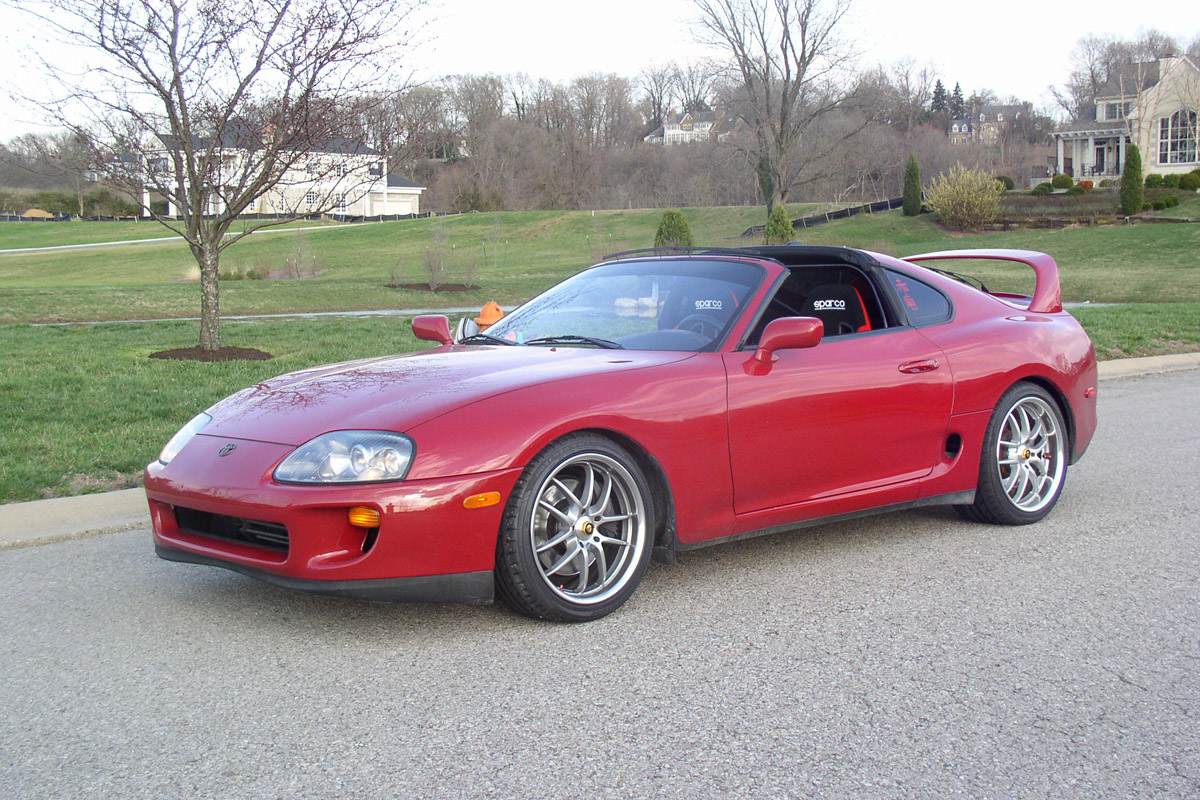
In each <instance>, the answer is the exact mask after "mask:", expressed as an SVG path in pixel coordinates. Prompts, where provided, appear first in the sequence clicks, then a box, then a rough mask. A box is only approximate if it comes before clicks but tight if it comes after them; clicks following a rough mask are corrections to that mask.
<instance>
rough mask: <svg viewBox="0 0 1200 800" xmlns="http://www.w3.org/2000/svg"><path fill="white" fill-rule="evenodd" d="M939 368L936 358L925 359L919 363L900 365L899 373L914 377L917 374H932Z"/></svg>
mask: <svg viewBox="0 0 1200 800" xmlns="http://www.w3.org/2000/svg"><path fill="white" fill-rule="evenodd" d="M939 366H941V364H940V363H938V360H937V359H936V358H926V359H922V360H921V361H906V362H905V363H903V364H901V365H900V371H901V372H903V373H906V374H908V375H916V374H917V373H918V372H933V371H934V370H935V369H937V368H938V367H939Z"/></svg>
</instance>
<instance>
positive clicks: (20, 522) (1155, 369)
mask: <svg viewBox="0 0 1200 800" xmlns="http://www.w3.org/2000/svg"><path fill="white" fill-rule="evenodd" d="M1185 369H1200V353H1177V354H1173V355H1167V356H1150V357H1148V358H1125V359H1118V360H1115V361H1101V362H1100V380H1102V381H1104V380H1114V379H1119V378H1129V377H1134V376H1137V375H1154V374H1158V373H1162V372H1176V371H1178V370H1185ZM149 526H150V511H149V508H148V506H147V505H146V495H145V494H144V493H143V492H142V490H141V489H124V490H122V491H119V492H104V493H102V494H84V495H78V496H75V497H56V498H54V499H52V500H33V501H30V502H27V503H8V504H6V505H0V551H3V550H12V549H15V548H18V547H31V546H33V545H39V544H49V543H51V542H63V541H68V540H70V539H81V538H83V537H85V536H94V535H97V534H101V533H115V532H117V531H125V530H131V529H134V528H148V527H149Z"/></svg>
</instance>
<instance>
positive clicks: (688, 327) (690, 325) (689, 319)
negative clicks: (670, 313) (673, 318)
mask: <svg viewBox="0 0 1200 800" xmlns="http://www.w3.org/2000/svg"><path fill="white" fill-rule="evenodd" d="M724 327H725V325H724V324H723V323H721V322H719V321H717V320H715V319H713V318H712V317H710V316H709V315H708V314H688V315H687V316H686V317H684V318H683V319H681V320H679V324H678V325H676V326H675V328H676V330H684V331H691V332H692V333H698V334H700V335H701V336H707V337H708V338H709V339H715V338H717V337H718V336H720V335H721V331H722V329H724Z"/></svg>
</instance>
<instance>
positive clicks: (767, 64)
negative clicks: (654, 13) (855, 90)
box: [695, 0, 854, 208]
mask: <svg viewBox="0 0 1200 800" xmlns="http://www.w3.org/2000/svg"><path fill="white" fill-rule="evenodd" d="M695 3H696V7H697V9H698V10H699V26H700V31H701V36H702V38H703V40H704V41H706V42H707V43H710V44H716V45H718V46H721V47H724V48H725V49H726V50H727V51H728V54H729V56H730V58H731V62H732V63H731V65H730V66H731V69H732V71H733V73H734V74H735V76H736V78H737V82H738V90H739V95H740V97H739V98H738V99H739V101H740V103H739V105H740V113H741V116H742V118H743V119H744V120H745V121H746V123H747V124H748V125H749V126H750V127H751V128H752V129H753V130H754V134H755V135H754V140H753V150H752V153H751V154H750V155H751V157H752V158H753V160H754V162H755V164H756V165H757V172H758V176H759V181H760V183H761V185H762V191H763V195H764V196H765V197H766V198H767V205H768V207H769V208H770V207H774V206H775V205H776V204H779V203H784V202H786V201H787V199H788V196H789V195H790V194H791V192H792V191H793V189H794V188H795V187H796V186H797V185H798V184H800V183H801V182H802V181H803V180H804V179H812V178H813V177H815V175H814V174H812V173H810V168H812V167H813V166H815V165H817V164H819V163H820V162H821V159H822V157H823V156H824V155H826V153H827V151H826V150H824V149H823V148H815V147H801V145H802V140H803V139H804V138H805V137H806V136H808V135H809V134H810V133H812V132H813V131H814V130H815V129H816V128H817V127H818V126H819V124H820V123H821V121H822V119H823V118H824V117H826V116H827V115H829V114H830V112H832V111H833V110H835V109H837V108H838V107H839V106H840V105H841V104H842V103H843V102H844V101H845V100H846V98H847V97H848V96H849V94H850V92H851V90H850V89H849V88H848V86H847V83H848V81H847V79H846V72H847V70H848V67H849V61H850V54H849V53H848V52H847V51H846V50H844V49H843V45H842V43H840V42H839V41H838V39H837V36H836V33H837V29H838V26H839V24H840V23H841V22H842V20H843V18H844V17H845V15H846V13H847V11H848V8H849V6H848V3H846V2H845V0H833V5H832V6H830V7H828V8H827V7H826V6H825V5H824V3H823V0H695ZM853 133H854V131H853V129H851V130H849V131H846V132H844V133H843V135H852V134H853ZM840 140H841V139H840V137H838V138H836V139H835V143H836V141H840Z"/></svg>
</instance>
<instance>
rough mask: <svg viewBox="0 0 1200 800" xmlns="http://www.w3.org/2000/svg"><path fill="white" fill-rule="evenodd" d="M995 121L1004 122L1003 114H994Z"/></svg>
mask: <svg viewBox="0 0 1200 800" xmlns="http://www.w3.org/2000/svg"><path fill="white" fill-rule="evenodd" d="M996 122H1004V115H1003V114H997V115H996Z"/></svg>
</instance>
